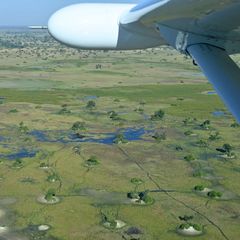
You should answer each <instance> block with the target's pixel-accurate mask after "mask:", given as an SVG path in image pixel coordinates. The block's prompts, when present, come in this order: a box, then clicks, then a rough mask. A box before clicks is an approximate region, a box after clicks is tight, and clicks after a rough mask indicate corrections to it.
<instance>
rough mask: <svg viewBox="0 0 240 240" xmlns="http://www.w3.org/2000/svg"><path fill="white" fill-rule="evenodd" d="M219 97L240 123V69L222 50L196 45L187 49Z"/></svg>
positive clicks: (206, 45) (205, 45) (210, 46)
mask: <svg viewBox="0 0 240 240" xmlns="http://www.w3.org/2000/svg"><path fill="white" fill-rule="evenodd" d="M187 51H188V53H189V54H190V55H191V56H192V58H193V59H194V60H195V61H196V62H197V64H198V66H199V67H200V68H201V70H202V71H203V73H204V74H205V76H206V77H207V78H208V79H209V81H210V82H211V83H212V85H213V86H214V88H215V90H216V92H217V93H218V95H219V96H220V97H221V98H222V99H223V101H224V103H225V104H226V106H227V107H228V109H230V111H231V112H232V114H233V115H234V116H235V117H236V119H237V120H238V122H240V69H239V67H238V66H237V64H236V63H235V62H234V61H233V60H232V59H231V58H230V57H229V56H228V54H227V52H226V51H225V50H223V49H221V48H218V47H215V46H212V45H208V44H195V45H191V46H189V47H188V48H187Z"/></svg>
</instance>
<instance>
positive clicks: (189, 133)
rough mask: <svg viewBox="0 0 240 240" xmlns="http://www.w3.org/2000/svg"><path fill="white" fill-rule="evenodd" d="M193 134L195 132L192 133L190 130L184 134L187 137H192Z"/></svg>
mask: <svg viewBox="0 0 240 240" xmlns="http://www.w3.org/2000/svg"><path fill="white" fill-rule="evenodd" d="M192 134H193V131H191V130H188V131H186V132H184V135H185V136H190V135H192Z"/></svg>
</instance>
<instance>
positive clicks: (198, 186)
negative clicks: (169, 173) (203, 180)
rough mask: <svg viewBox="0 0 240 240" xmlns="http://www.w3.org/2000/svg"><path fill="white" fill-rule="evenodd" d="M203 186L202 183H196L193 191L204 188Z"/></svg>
mask: <svg viewBox="0 0 240 240" xmlns="http://www.w3.org/2000/svg"><path fill="white" fill-rule="evenodd" d="M204 188H205V187H204V186H203V185H196V186H195V187H194V190H195V191H203V190H204Z"/></svg>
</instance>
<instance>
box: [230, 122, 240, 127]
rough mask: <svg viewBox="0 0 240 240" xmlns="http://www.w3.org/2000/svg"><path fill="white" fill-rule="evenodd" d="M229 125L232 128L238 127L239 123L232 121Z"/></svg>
mask: <svg viewBox="0 0 240 240" xmlns="http://www.w3.org/2000/svg"><path fill="white" fill-rule="evenodd" d="M231 127H232V128H238V127H240V124H239V123H237V122H234V123H232V124H231Z"/></svg>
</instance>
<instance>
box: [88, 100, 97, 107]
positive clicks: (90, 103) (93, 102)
mask: <svg viewBox="0 0 240 240" xmlns="http://www.w3.org/2000/svg"><path fill="white" fill-rule="evenodd" d="M95 107H96V103H95V101H93V100H90V101H88V103H87V106H86V108H88V109H93V108H95Z"/></svg>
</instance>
